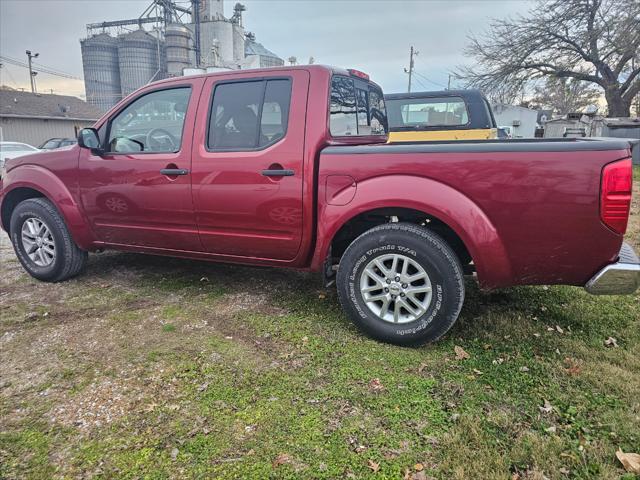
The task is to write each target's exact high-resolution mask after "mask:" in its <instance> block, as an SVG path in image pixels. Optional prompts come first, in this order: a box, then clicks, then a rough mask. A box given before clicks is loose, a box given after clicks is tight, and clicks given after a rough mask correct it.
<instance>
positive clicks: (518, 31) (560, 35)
mask: <svg viewBox="0 0 640 480" xmlns="http://www.w3.org/2000/svg"><path fill="white" fill-rule="evenodd" d="M470 42H471V43H470V45H469V46H468V47H467V49H466V50H465V53H466V54H467V55H468V56H470V57H472V58H474V59H475V61H476V65H475V66H473V67H463V68H461V69H460V71H459V72H458V75H460V76H461V77H464V78H465V79H466V80H467V82H468V84H469V85H470V86H474V87H477V88H481V89H483V90H485V91H486V93H487V94H489V95H491V94H492V92H494V91H496V90H498V91H501V92H502V95H504V92H505V91H506V92H508V93H509V94H510V96H511V97H512V98H515V97H516V96H517V95H518V93H519V92H522V90H523V89H524V87H525V86H526V84H527V83H528V82H530V81H531V80H537V79H541V78H545V77H550V76H552V77H556V78H572V79H576V80H581V81H584V82H588V83H592V84H594V85H596V86H597V87H598V88H600V89H602V90H603V92H602V93H604V96H605V98H606V101H607V105H608V107H609V116H612V117H628V116H629V115H630V107H631V103H632V101H633V99H634V97H635V96H636V95H637V94H638V92H640V0H539V1H538V3H537V4H536V6H535V7H534V8H533V9H532V10H531V11H530V12H529V14H528V15H527V16H518V17H516V18H514V19H512V18H509V19H503V20H499V19H496V20H493V21H492V23H491V25H490V28H489V30H488V31H487V32H486V33H485V34H484V35H482V36H479V37H478V36H471V37H470ZM602 90H601V91H602Z"/></svg>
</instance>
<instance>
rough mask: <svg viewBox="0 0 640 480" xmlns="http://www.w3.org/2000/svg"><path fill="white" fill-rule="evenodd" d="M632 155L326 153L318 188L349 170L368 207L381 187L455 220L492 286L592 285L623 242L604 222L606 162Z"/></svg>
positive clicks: (621, 145)
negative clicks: (602, 193)
mask: <svg viewBox="0 0 640 480" xmlns="http://www.w3.org/2000/svg"><path fill="white" fill-rule="evenodd" d="M363 155H366V156H363ZM629 156H630V144H629V142H627V141H625V140H591V139H589V140H582V139H514V140H496V141H487V140H470V141H450V142H419V143H404V144H382V145H366V146H331V147H328V148H325V149H324V150H323V151H322V154H321V159H320V180H319V181H320V184H321V185H322V184H323V182H325V181H326V178H327V177H328V176H331V175H340V174H344V172H349V175H350V176H351V177H353V180H354V184H355V188H356V192H357V194H355V195H354V199H355V200H354V201H362V202H363V203H366V200H363V196H364V197H367V196H369V197H373V195H374V193H373V192H374V191H375V192H377V195H380V190H383V191H385V192H386V195H387V196H389V197H393V198H394V199H395V197H398V198H397V201H398V202H401V201H403V200H404V202H403V205H406V206H408V207H409V208H414V209H418V210H420V211H423V212H424V213H426V214H427V215H428V216H432V217H434V218H437V219H440V220H442V221H443V222H445V223H447V224H448V225H450V226H451V227H452V228H453V229H454V230H455V231H456V233H458V234H459V235H460V237H461V238H462V240H463V241H464V243H465V245H466V246H467V248H468V250H469V252H470V253H471V255H472V257H473V262H474V263H475V265H476V268H477V272H478V280H479V281H480V284H481V285H482V286H484V287H487V288H495V287H501V286H506V285H513V284H522V285H524V284H527V285H532V284H570V285H584V284H585V283H586V282H587V281H588V280H589V279H590V278H591V276H593V275H594V273H595V272H597V271H598V270H599V269H601V268H602V267H603V266H604V265H606V264H607V263H609V262H613V261H615V260H616V259H617V256H618V253H619V251H620V246H621V244H622V236H621V235H619V234H617V233H615V232H613V231H612V230H610V229H609V228H608V227H607V226H605V225H604V224H603V223H602V222H601V220H600V214H599V191H600V179H601V172H602V168H603V166H604V165H605V164H607V163H610V162H613V161H615V160H619V159H622V158H626V157H629ZM383 175H384V176H386V177H385V178H384V179H382V176H383ZM377 178H380V181H377V180H376V179H377ZM403 192H404V193H403ZM402 196H404V199H403V198H400V197H402ZM321 200H322V198H321ZM420 205H425V206H427V205H428V206H430V207H426V209H423V208H420ZM340 208H345V207H340V206H334V205H327V206H325V207H323V208H321V214H328V215H331V216H333V215H338V214H339V212H338V211H337V210H339V209H340ZM350 208H354V206H353V205H351V206H350ZM363 208H364V207H363ZM442 217H445V218H442ZM461 219H463V220H461ZM320 221H322V219H321V220H320ZM480 226H482V227H480ZM464 232H467V233H466V234H465V233H464ZM469 232H471V233H469ZM474 252H475V254H474ZM594 252H598V254H597V255H594ZM502 257H504V258H502Z"/></svg>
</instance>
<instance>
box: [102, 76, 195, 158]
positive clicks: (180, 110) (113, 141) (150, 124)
mask: <svg viewBox="0 0 640 480" xmlns="http://www.w3.org/2000/svg"><path fill="white" fill-rule="evenodd" d="M190 94H191V89H190V88H188V87H185V88H173V89H170V90H160V91H157V92H152V93H149V94H147V95H144V96H143V97H140V98H138V99H137V100H134V101H133V102H132V103H131V104H129V105H128V106H127V107H126V108H125V109H124V110H122V111H121V112H120V113H119V114H118V115H117V116H116V117H115V118H114V119H113V120H112V121H111V126H110V129H109V139H108V144H107V150H108V151H110V152H121V153H125V152H126V153H134V152H155V153H169V152H177V151H179V150H180V145H181V144H182V127H183V126H184V117H185V115H186V112H187V106H188V105H189V96H190Z"/></svg>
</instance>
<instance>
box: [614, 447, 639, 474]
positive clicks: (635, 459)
mask: <svg viewBox="0 0 640 480" xmlns="http://www.w3.org/2000/svg"><path fill="white" fill-rule="evenodd" d="M616 457H618V460H620V463H621V464H622V466H623V467H624V469H625V470H626V471H627V472H631V473H640V454H637V453H624V452H623V451H622V449H621V448H618V451H617V452H616Z"/></svg>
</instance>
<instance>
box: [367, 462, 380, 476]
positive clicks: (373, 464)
mask: <svg viewBox="0 0 640 480" xmlns="http://www.w3.org/2000/svg"><path fill="white" fill-rule="evenodd" d="M367 466H368V467H369V468H370V469H371V471H372V472H373V473H378V471H379V470H380V464H379V463H377V462H374V461H373V460H369V461H368V462H367Z"/></svg>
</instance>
